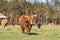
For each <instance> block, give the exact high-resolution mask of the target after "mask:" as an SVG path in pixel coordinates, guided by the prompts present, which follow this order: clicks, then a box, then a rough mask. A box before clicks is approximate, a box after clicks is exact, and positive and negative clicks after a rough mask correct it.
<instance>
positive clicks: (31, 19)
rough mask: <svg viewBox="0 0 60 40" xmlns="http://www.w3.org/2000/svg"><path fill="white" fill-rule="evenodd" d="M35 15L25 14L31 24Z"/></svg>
mask: <svg viewBox="0 0 60 40" xmlns="http://www.w3.org/2000/svg"><path fill="white" fill-rule="evenodd" d="M36 16H37V15H30V16H25V17H26V18H27V20H28V22H29V24H30V25H32V24H33V20H34V19H35V17H36Z"/></svg>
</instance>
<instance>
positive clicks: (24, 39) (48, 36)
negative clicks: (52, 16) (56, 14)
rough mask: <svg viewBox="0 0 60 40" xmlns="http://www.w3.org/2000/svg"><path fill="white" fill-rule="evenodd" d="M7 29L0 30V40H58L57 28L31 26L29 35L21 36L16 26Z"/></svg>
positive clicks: (59, 32)
mask: <svg viewBox="0 0 60 40" xmlns="http://www.w3.org/2000/svg"><path fill="white" fill-rule="evenodd" d="M0 27H1V26H0ZM7 27H8V29H9V30H2V29H1V28H0V40H60V27H59V26H52V27H49V26H42V27H41V28H40V29H38V28H37V26H33V27H32V30H31V34H30V35H27V34H21V29H20V27H18V26H7Z"/></svg>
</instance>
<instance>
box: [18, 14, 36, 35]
mask: <svg viewBox="0 0 60 40" xmlns="http://www.w3.org/2000/svg"><path fill="white" fill-rule="evenodd" d="M36 16H37V15H22V16H21V17H19V25H20V26H21V29H22V33H25V30H26V33H27V34H29V33H30V30H31V28H32V25H33V21H34V19H35V18H36Z"/></svg>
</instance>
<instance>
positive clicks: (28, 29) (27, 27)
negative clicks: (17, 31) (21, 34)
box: [24, 26, 30, 34]
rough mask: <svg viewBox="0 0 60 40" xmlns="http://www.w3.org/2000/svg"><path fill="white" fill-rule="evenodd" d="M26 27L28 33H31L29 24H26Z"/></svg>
mask: <svg viewBox="0 0 60 40" xmlns="http://www.w3.org/2000/svg"><path fill="white" fill-rule="evenodd" d="M24 28H25V29H26V31H27V32H26V33H27V34H29V33H30V28H29V26H24Z"/></svg>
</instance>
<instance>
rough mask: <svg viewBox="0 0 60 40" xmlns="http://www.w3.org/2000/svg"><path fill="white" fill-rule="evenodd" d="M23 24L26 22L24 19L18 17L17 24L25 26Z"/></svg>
mask: <svg viewBox="0 0 60 40" xmlns="http://www.w3.org/2000/svg"><path fill="white" fill-rule="evenodd" d="M25 22H26V19H25V17H24V16H23V15H22V16H20V17H19V24H20V25H21V24H25Z"/></svg>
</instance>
